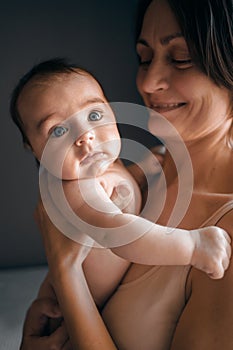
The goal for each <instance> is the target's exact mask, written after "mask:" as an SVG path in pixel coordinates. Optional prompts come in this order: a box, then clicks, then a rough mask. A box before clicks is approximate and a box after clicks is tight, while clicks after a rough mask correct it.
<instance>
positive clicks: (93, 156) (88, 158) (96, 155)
mask: <svg viewBox="0 0 233 350" xmlns="http://www.w3.org/2000/svg"><path fill="white" fill-rule="evenodd" d="M105 157H106V155H105V153H104V152H101V151H100V152H90V153H88V154H86V155H85V156H84V157H83V158H82V159H81V161H80V164H81V165H85V164H88V163H91V162H93V161H97V160H101V159H104V158H105Z"/></svg>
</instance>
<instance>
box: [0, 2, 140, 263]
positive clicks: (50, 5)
mask: <svg viewBox="0 0 233 350" xmlns="http://www.w3.org/2000/svg"><path fill="white" fill-rule="evenodd" d="M137 3H138V0H127V1H126V0H117V1H110V0H99V1H97V0H88V1H85V0H84V1H83V0H66V1H61V0H57V1H54V0H40V1H26V0H21V1H18V0H9V1H1V4H0V42H1V79H0V96H1V104H0V116H1V124H0V125H1V137H0V140H1V171H0V176H1V179H0V186H1V195H0V198H1V226H0V267H13V266H24V265H33V264H41V263H44V262H45V256H44V252H43V248H42V242H41V238H40V235H39V232H38V230H37V227H36V225H35V224H34V221H33V211H34V208H35V205H36V201H37V195H38V175H37V169H36V167H35V162H34V159H33V157H32V156H31V155H30V154H29V153H28V152H27V151H25V150H24V149H23V146H22V142H21V137H20V134H19V132H18V130H17V129H16V127H15V126H14V125H13V123H12V122H11V120H10V116H9V112H8V108H9V106H8V104H9V97H10V93H11V91H12V89H13V87H14V85H15V84H16V82H17V81H18V79H19V78H20V77H21V75H22V74H24V73H25V72H26V71H27V70H28V69H30V68H31V67H32V65H33V64H35V63H38V62H39V61H41V60H44V59H48V58H51V57H54V56H62V57H64V56H65V57H68V58H70V59H71V60H72V61H74V62H76V63H78V64H80V65H81V66H84V67H86V68H87V69H89V70H91V71H92V72H93V73H95V75H96V77H97V78H98V79H99V80H100V82H101V83H102V85H103V88H104V90H105V91H106V94H107V97H108V99H109V100H110V101H122V102H135V103H142V102H141V99H140V97H139V95H138V93H137V91H136V85H135V76H136V70H137V58H136V54H135V49H134V29H135V17H136V7H137V6H136V5H137Z"/></svg>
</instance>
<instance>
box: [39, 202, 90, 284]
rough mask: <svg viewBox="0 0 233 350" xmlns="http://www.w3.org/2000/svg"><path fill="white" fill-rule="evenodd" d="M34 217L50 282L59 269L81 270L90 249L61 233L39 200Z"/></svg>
mask: <svg viewBox="0 0 233 350" xmlns="http://www.w3.org/2000/svg"><path fill="white" fill-rule="evenodd" d="M34 216H35V220H36V222H37V224H38V226H39V229H40V232H41V234H42V237H43V242H44V247H45V251H46V256H47V260H48V264H49V268H50V272H51V277H52V280H54V278H55V276H56V273H59V267H66V268H70V267H74V266H75V267H76V268H81V266H82V263H83V261H84V260H85V258H86V257H87V255H88V254H89V252H90V250H91V247H90V246H88V245H87V246H86V245H82V244H79V243H76V242H74V241H72V240H71V239H69V238H68V237H66V236H65V235H64V234H63V233H61V232H60V231H59V230H58V229H57V228H56V227H55V225H53V223H52V222H51V220H50V219H49V217H48V215H47V213H46V211H45V208H44V206H43V203H42V200H41V199H40V200H39V202H38V204H37V208H36V210H35V215H34Z"/></svg>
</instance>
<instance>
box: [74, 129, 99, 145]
mask: <svg viewBox="0 0 233 350" xmlns="http://www.w3.org/2000/svg"><path fill="white" fill-rule="evenodd" d="M94 139H95V134H94V132H93V131H87V132H85V133H84V134H82V135H81V136H80V137H79V138H78V139H77V140H76V141H75V143H76V145H77V146H78V147H81V146H83V145H90V144H91V143H92V142H93V141H94Z"/></svg>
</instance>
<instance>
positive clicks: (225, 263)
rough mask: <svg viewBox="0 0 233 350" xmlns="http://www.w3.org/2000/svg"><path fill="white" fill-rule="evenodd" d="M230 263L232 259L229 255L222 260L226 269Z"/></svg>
mask: <svg viewBox="0 0 233 350" xmlns="http://www.w3.org/2000/svg"><path fill="white" fill-rule="evenodd" d="M229 263H230V259H229V258H228V257H226V258H225V259H223V261H222V267H223V269H224V270H226V269H227V268H228V266H229Z"/></svg>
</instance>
